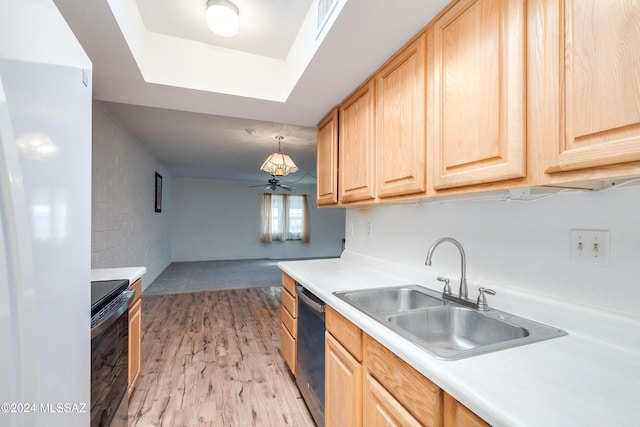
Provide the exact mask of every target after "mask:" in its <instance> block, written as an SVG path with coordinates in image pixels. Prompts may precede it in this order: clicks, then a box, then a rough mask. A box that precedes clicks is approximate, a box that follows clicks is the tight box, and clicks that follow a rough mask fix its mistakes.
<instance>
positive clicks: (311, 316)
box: [296, 285, 326, 426]
mask: <svg viewBox="0 0 640 427" xmlns="http://www.w3.org/2000/svg"><path fill="white" fill-rule="evenodd" d="M296 293H297V294H298V337H297V359H296V383H297V384H298V388H299V389H300V393H301V394H302V397H303V398H304V400H305V402H306V403H307V407H308V408H309V412H311V415H312V416H313V420H314V421H315V422H316V425H318V426H324V333H325V330H326V328H325V323H324V316H325V309H326V305H325V303H324V301H322V300H321V299H320V298H318V297H317V296H315V295H313V294H312V293H311V292H309V290H307V289H305V288H304V287H302V286H300V285H296Z"/></svg>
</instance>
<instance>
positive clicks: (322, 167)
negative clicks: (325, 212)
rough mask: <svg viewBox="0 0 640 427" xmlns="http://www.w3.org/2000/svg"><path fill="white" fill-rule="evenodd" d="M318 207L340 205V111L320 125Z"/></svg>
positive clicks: (317, 165) (333, 112) (329, 116)
mask: <svg viewBox="0 0 640 427" xmlns="http://www.w3.org/2000/svg"><path fill="white" fill-rule="evenodd" d="M317 153H318V157H317V164H316V170H317V174H318V177H317V179H316V185H317V202H318V206H323V205H333V204H336V203H338V109H337V108H336V109H334V110H333V111H332V112H331V113H330V114H329V115H328V116H327V117H325V118H324V119H323V120H322V121H321V122H320V123H319V124H318V148H317Z"/></svg>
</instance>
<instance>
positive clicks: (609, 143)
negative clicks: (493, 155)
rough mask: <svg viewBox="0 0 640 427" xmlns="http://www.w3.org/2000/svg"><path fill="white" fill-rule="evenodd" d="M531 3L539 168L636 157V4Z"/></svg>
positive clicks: (639, 11) (639, 36)
mask: <svg viewBox="0 0 640 427" xmlns="http://www.w3.org/2000/svg"><path fill="white" fill-rule="evenodd" d="M530 6H531V8H532V12H530V14H531V15H532V19H535V21H534V23H533V25H532V28H533V29H535V31H536V32H535V33H534V34H533V37H532V40H531V41H532V49H531V50H532V52H535V53H536V55H534V58H536V59H539V58H543V61H544V62H539V65H540V66H539V67H538V68H537V69H536V70H535V73H536V74H538V75H540V76H544V77H545V80H541V81H540V82H539V84H540V87H541V88H542V89H543V92H542V93H541V94H540V96H539V100H538V102H537V103H536V108H537V109H538V110H539V111H538V112H537V114H540V115H541V116H542V117H544V118H543V121H542V122H541V124H540V128H541V129H540V130H541V132H542V133H541V135H540V136H539V139H540V143H541V144H544V146H545V159H544V160H545V172H546V173H555V172H561V171H571V170H579V169H585V168H592V167H597V166H606V165H613V164H618V163H623V162H630V161H637V160H640V95H639V94H640V49H639V48H638V46H639V45H640V2H638V1H612V0H609V1H602V0H578V1H574V0H564V1H557V0H553V1H546V0H537V1H532V2H531V5H530ZM543 42H544V43H543ZM534 89H535V88H534Z"/></svg>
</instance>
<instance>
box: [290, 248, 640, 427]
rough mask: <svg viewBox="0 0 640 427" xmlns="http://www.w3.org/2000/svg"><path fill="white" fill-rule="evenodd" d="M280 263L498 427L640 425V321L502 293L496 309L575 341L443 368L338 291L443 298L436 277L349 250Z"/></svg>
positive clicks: (493, 299) (518, 349)
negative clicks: (426, 291) (388, 290)
mask: <svg viewBox="0 0 640 427" xmlns="http://www.w3.org/2000/svg"><path fill="white" fill-rule="evenodd" d="M278 266H279V267H280V268H281V269H282V270H283V271H284V272H286V273H287V274H289V275H290V276H291V277H293V278H294V279H295V280H296V281H297V282H299V283H300V284H302V285H303V286H305V287H306V288H308V289H309V290H311V291H312V292H313V293H314V294H316V295H317V296H318V297H320V298H321V299H323V300H324V301H325V302H326V303H327V304H329V305H330V306H332V307H333V308H334V309H335V310H336V311H338V312H340V313H341V314H343V315H344V316H345V317H347V318H348V319H349V320H351V321H352V322H353V323H354V324H356V325H357V326H358V327H360V328H361V329H362V330H363V331H364V332H366V333H367V334H369V335H370V336H372V337H373V338H375V339H376V340H378V341H379V342H380V343H382V344H384V345H385V346H386V347H387V348H389V349H390V350H391V351H393V352H394V353H396V354H397V355H398V356H399V357H401V358H402V359H403V360H404V361H406V362H407V363H409V364H410V365H412V366H413V367H414V368H415V369H416V370H418V371H419V372H421V373H422V374H424V375H425V376H426V377H428V378H429V379H430V380H432V381H433V382H434V383H436V384H437V385H438V386H440V387H441V388H442V389H443V390H445V391H446V392H447V393H449V394H450V395H452V396H453V397H454V398H456V399H457V400H458V401H460V402H461V403H462V404H464V405H465V406H467V407H468V408H469V409H471V410H472V411H473V412H475V413H476V414H478V416H480V417H481V418H483V419H484V420H486V421H487V422H488V423H490V424H491V425H493V426H509V427H513V426H535V427H539V426H563V427H567V426H580V427H585V426H598V427H600V426H617V427H619V426H639V425H640V411H639V410H638V399H639V398H640V332H639V331H640V324H639V323H638V321H637V320H636V319H629V318H624V317H616V316H614V315H611V314H610V313H598V312H595V311H592V310H587V309H586V308H585V307H575V306H571V305H569V304H565V303H559V302H558V301H545V300H544V299H543V298H540V297H539V296H531V298H529V299H527V298H526V297H527V295H524V296H523V295H521V294H520V295H519V294H517V293H514V292H511V293H510V292H509V291H508V290H506V289H500V290H498V295H502V298H497V297H490V299H489V304H490V305H492V303H493V306H494V307H495V308H497V309H500V310H504V311H507V312H510V313H513V314H515V315H519V316H522V317H527V318H530V319H532V320H536V321H538V322H542V323H546V324H548V325H551V326H554V327H557V328H561V329H564V330H565V331H567V332H568V333H569V335H567V336H564V337H559V338H554V339H551V340H547V341H542V342H538V343H533V344H529V345H525V346H521V347H516V348H512V349H507V350H502V351H498V352H494V353H490V354H485V355H479V356H473V357H469V358H467V359H462V360H457V361H443V360H439V359H436V358H435V357H433V356H431V355H430V354H428V353H427V352H425V351H424V350H422V349H420V348H419V347H417V346H416V345H414V344H412V343H410V342H409V341H407V340H405V339H404V338H402V337H401V336H399V335H398V334H396V333H394V332H393V331H391V330H390V329H387V328H385V327H384V326H382V325H381V324H379V323H378V322H376V321H375V320H373V319H372V318H370V317H369V316H367V315H365V314H364V313H362V312H360V311H359V310H357V309H355V308H353V307H351V306H350V305H349V304H347V303H345V302H343V301H342V300H340V299H339V298H337V297H336V296H334V295H333V294H332V292H334V291H344V290H350V289H364V288H373V287H382V286H394V285H402V284H407V283H415V284H420V285H422V286H425V287H428V288H431V289H435V290H438V291H440V290H441V289H440V287H439V286H440V284H439V283H438V282H436V281H435V277H432V275H430V274H429V273H424V272H420V273H416V271H411V269H408V268H403V267H401V266H396V265H393V264H389V263H385V262H384V261H380V260H374V259H369V260H367V259H366V257H363V256H360V255H357V254H353V253H351V254H349V253H346V252H345V253H343V255H342V258H341V259H323V260H309V261H288V262H280V263H278ZM416 278H417V279H418V280H415V279H416ZM470 290H471V288H470ZM474 295H475V294H474ZM603 323H604V324H603ZM619 329H624V331H619ZM589 333H592V335H589ZM603 337H607V338H610V339H608V340H605V339H603ZM620 343H625V344H624V345H620ZM627 343H628V344H627Z"/></svg>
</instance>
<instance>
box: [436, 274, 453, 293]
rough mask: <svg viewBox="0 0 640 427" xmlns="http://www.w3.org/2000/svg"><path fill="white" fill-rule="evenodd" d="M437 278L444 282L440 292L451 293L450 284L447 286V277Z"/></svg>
mask: <svg viewBox="0 0 640 427" xmlns="http://www.w3.org/2000/svg"><path fill="white" fill-rule="evenodd" d="M437 279H438V281H439V282H444V290H443V291H442V293H443V294H447V295H451V286H449V279H447V278H445V277H438V278H437Z"/></svg>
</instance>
